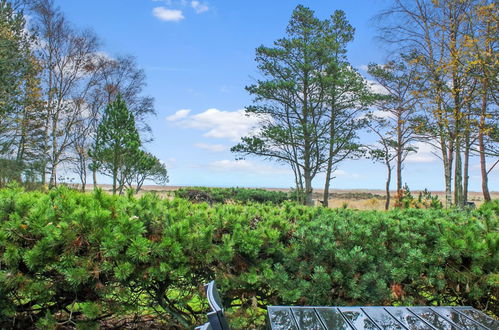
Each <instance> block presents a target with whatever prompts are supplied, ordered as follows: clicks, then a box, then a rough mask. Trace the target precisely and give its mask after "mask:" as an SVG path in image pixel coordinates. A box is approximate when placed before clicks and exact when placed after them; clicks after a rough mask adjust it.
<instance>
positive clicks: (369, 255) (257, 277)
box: [0, 187, 499, 329]
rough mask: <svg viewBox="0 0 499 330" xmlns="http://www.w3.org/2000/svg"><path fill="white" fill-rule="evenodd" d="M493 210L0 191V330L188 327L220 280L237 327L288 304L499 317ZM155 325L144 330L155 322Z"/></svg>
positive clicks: (199, 319)
mask: <svg viewBox="0 0 499 330" xmlns="http://www.w3.org/2000/svg"><path fill="white" fill-rule="evenodd" d="M498 213H499V203H498V202H497V201H495V202H494V203H491V204H488V205H486V206H484V207H482V208H480V209H478V210H475V211H471V212H460V211H457V210H403V211H402V210H394V211H390V212H379V211H353V210H345V209H335V210H333V209H324V208H319V207H315V208H314V207H305V206H298V205H294V204H292V203H289V202H286V203H284V204H282V205H279V206H275V205H271V204H248V205H237V204H236V205H232V204H214V205H211V206H210V205H209V204H207V203H198V204H193V203H191V202H189V201H187V200H183V199H178V198H175V199H173V200H168V199H161V198H160V197H158V196H156V195H154V194H146V195H144V196H143V197H141V198H139V199H136V198H135V197H133V196H132V195H128V196H112V195H109V194H106V193H104V192H102V191H101V190H96V191H95V192H93V193H91V194H84V193H80V192H76V191H72V190H69V189H67V188H64V187H62V188H58V189H55V190H52V191H50V192H48V193H41V192H24V191H22V190H21V189H17V188H11V189H4V190H0V220H1V222H0V226H1V228H0V327H4V328H5V327H7V328H10V327H16V328H19V329H29V328H33V327H38V328H44V329H50V328H54V327H55V326H56V325H58V324H59V325H60V324H64V325H65V326H76V327H79V328H84V329H90V328H92V327H99V326H102V325H103V324H106V322H111V321H115V324H116V322H118V323H119V322H123V324H124V323H126V322H133V321H136V320H142V321H144V320H145V321H148V322H156V323H157V324H163V325H164V326H166V327H171V328H178V329H183V328H189V327H191V326H192V325H194V324H200V323H203V322H204V321H205V313H206V310H207V306H206V299H205V297H204V295H203V289H202V285H203V284H204V283H207V282H208V281H209V280H211V279H216V281H217V283H218V285H219V286H220V289H221V292H222V297H223V299H224V304H225V305H226V306H230V308H229V309H228V317H229V320H230V322H231V324H232V326H233V327H234V328H236V329H238V328H252V327H257V328H258V327H261V326H262V325H263V324H264V315H265V312H264V308H265V306H266V305H269V304H273V305H276V304H285V305H400V304H404V305H411V304H414V305H431V304H433V305H440V304H442V305H449V304H459V305H471V306H474V307H476V308H479V309H482V310H487V311H488V312H489V313H495V314H496V315H497V314H498V306H499V304H498V302H497V297H498V294H499V292H498V287H499V284H498V283H499V275H498V265H499V256H498V253H497V252H498V248H499V239H498V232H497V229H498V218H497V215H498ZM151 320H152V321H151Z"/></svg>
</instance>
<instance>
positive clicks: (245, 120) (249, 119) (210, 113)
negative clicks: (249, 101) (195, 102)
mask: <svg viewBox="0 0 499 330" xmlns="http://www.w3.org/2000/svg"><path fill="white" fill-rule="evenodd" d="M180 111H184V112H181V113H180ZM187 111H188V110H179V111H177V113H175V115H173V116H169V117H167V120H169V121H172V122H176V123H177V124H178V125H179V126H181V127H185V128H194V129H198V130H202V131H206V133H204V134H203V136H205V137H211V138H218V139H230V140H232V141H239V139H240V138H241V137H242V136H246V135H248V134H249V133H251V132H252V130H253V129H254V127H255V126H256V125H257V124H258V123H259V122H260V121H261V119H259V118H258V117H256V116H247V115H246V112H245V111H244V110H236V111H221V110H218V109H214V108H212V109H208V110H206V111H204V112H201V113H198V114H195V115H189V112H187Z"/></svg>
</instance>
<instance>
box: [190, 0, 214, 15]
mask: <svg viewBox="0 0 499 330" xmlns="http://www.w3.org/2000/svg"><path fill="white" fill-rule="evenodd" d="M191 7H192V8H193V9H194V10H195V11H196V13H197V14H201V13H204V12H205V11H208V10H209V9H210V8H209V7H208V5H206V4H205V3H201V2H199V1H191Z"/></svg>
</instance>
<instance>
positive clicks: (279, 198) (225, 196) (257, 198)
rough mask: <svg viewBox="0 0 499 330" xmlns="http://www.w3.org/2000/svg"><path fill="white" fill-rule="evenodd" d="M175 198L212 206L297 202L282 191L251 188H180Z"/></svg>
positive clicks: (293, 197)
mask: <svg viewBox="0 0 499 330" xmlns="http://www.w3.org/2000/svg"><path fill="white" fill-rule="evenodd" d="M175 196H176V197H179V198H184V199H187V200H189V201H192V202H208V203H210V204H212V203H227V202H241V203H251V202H254V203H272V204H281V203H283V202H285V201H288V200H290V199H293V200H295V196H293V195H292V196H291V197H290V196H288V194H287V193H285V192H282V191H270V190H265V189H250V188H206V187H196V188H180V189H178V190H176V191H175Z"/></svg>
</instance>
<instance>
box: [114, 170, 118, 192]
mask: <svg viewBox="0 0 499 330" xmlns="http://www.w3.org/2000/svg"><path fill="white" fill-rule="evenodd" d="M117 179H118V170H117V169H113V195H115V194H116V181H117Z"/></svg>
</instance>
